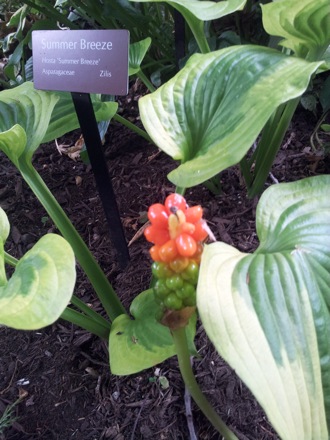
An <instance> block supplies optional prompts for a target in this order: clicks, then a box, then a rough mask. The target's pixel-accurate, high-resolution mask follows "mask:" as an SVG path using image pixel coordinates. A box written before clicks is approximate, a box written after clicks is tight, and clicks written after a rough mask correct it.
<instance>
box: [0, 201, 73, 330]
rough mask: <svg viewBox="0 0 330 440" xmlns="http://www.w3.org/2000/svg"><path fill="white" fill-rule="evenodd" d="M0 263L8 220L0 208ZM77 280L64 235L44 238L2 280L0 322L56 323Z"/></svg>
mask: <svg viewBox="0 0 330 440" xmlns="http://www.w3.org/2000/svg"><path fill="white" fill-rule="evenodd" d="M0 228H1V231H0V237H1V239H0V266H1V272H2V268H3V267H4V255H3V245H4V241H5V238H6V236H8V233H9V223H8V220H7V216H6V214H5V213H4V211H3V210H2V209H1V208H0ZM75 279H76V272H75V259H74V254H73V251H72V249H71V247H70V246H69V244H68V243H67V242H66V240H64V238H62V237H60V236H59V235H55V234H48V235H45V236H44V237H42V238H41V239H40V240H39V241H38V242H37V243H36V244H35V245H34V246H33V248H32V249H31V250H30V251H28V252H27V253H26V254H25V255H24V256H23V257H22V258H21V259H20V261H19V262H18V264H17V266H16V268H15V272H14V274H13V275H12V276H11V278H10V279H9V280H8V281H7V280H6V279H1V283H0V324H1V325H6V326H8V327H12V328H16V329H21V330H35V329H39V328H42V327H45V326H47V325H50V324H52V323H53V322H55V321H56V320H57V319H58V318H59V317H60V315H61V314H62V312H63V310H64V309H65V307H66V306H67V305H68V303H69V301H70V298H71V296H72V293H73V289H74V285H75Z"/></svg>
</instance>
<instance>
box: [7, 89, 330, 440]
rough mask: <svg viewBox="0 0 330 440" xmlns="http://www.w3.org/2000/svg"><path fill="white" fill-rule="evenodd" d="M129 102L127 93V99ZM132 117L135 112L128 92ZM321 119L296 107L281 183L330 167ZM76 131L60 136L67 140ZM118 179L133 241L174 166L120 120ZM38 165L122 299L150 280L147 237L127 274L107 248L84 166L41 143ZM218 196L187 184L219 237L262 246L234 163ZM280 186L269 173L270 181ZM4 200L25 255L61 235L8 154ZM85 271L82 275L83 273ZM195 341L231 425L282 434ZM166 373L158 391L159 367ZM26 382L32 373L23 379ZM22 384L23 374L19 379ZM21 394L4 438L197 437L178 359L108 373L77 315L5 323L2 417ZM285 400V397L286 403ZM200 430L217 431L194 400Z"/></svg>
mask: <svg viewBox="0 0 330 440" xmlns="http://www.w3.org/2000/svg"><path fill="white" fill-rule="evenodd" d="M130 98H131V99H132V101H131V102H129V99H130ZM130 98H129V99H128V100H126V102H125V103H123V104H124V107H125V115H126V116H128V115H130V117H132V118H133V119H134V118H135V117H136V115H137V110H136V103H135V102H134V96H133V95H132V96H131V97H130ZM315 123H316V119H314V117H313V116H312V115H311V114H310V113H304V112H302V111H300V112H298V115H297V116H296V117H295V120H294V123H293V124H292V126H291V128H290V130H289V133H288V136H287V137H286V144H285V145H284V147H283V148H282V150H281V152H280V153H279V155H278V156H277V159H276V162H275V164H274V167H273V169H272V173H273V176H274V177H275V178H276V179H278V180H279V181H291V180H298V179H300V178H303V177H307V176H310V175H314V174H321V173H329V162H328V159H327V158H324V157H323V156H322V155H321V156H320V155H317V154H314V153H311V150H310V148H309V147H310V144H309V135H310V133H311V131H312V129H313V128H314V126H315ZM78 137H79V132H75V133H74V134H72V135H71V138H68V137H66V138H64V139H61V140H60V142H62V143H68V139H69V141H71V142H72V143H74V141H75V140H76V139H77V138H78ZM104 150H105V154H106V158H107V160H108V165H109V168H110V170H111V174H112V176H113V185H114V189H115V192H116V197H117V201H118V205H119V209H120V213H121V217H122V222H123V225H124V227H125V234H126V238H127V240H128V241H130V240H131V239H132V238H133V236H134V235H135V234H136V232H137V231H138V230H139V228H140V227H141V226H142V223H141V218H143V214H144V213H145V211H146V210H147V208H148V205H150V204H151V203H154V202H162V201H163V200H164V198H165V196H166V195H167V194H168V193H170V192H172V191H173V189H174V188H173V186H172V184H171V183H170V182H169V181H168V180H167V179H166V175H167V174H168V172H169V171H170V170H171V169H173V167H174V166H175V164H174V163H173V161H172V160H171V159H170V158H168V157H167V156H166V155H164V154H163V153H159V152H158V150H157V149H156V148H155V147H154V146H152V145H148V144H147V143H146V142H145V141H144V140H143V139H142V138H139V137H138V136H137V135H135V134H132V133H130V132H128V131H127V129H125V128H124V127H122V126H119V125H117V124H112V125H111V128H110V130H109V133H108V135H107V137H106V143H105V146H104ZM34 164H35V166H36V168H37V169H38V170H39V171H40V173H41V175H42V176H43V178H44V179H45V181H46V183H47V185H48V186H49V187H50V188H51V190H52V191H53V193H54V194H55V196H56V198H57V200H58V201H59V202H60V204H61V205H62V207H63V208H64V210H65V211H66V212H67V214H68V215H69V217H70V218H71V220H72V222H73V223H74V225H75V226H76V228H77V229H78V230H79V232H80V233H81V235H82V236H83V237H84V239H85V241H86V242H87V243H88V245H89V247H90V249H91V251H92V252H93V253H94V255H95V256H96V258H97V260H98V261H99V263H100V265H101V266H102V268H103V269H104V271H105V273H106V274H107V276H108V277H109V279H110V280H111V282H112V283H113V285H114V287H115V289H116V291H117V292H118V294H119V296H120V298H121V299H122V301H123V302H124V304H125V305H126V306H129V304H130V302H131V301H132V299H133V298H134V297H135V296H136V295H137V294H138V293H139V292H141V291H142V290H144V289H145V288H147V286H148V283H149V281H150V271H149V265H150V260H149V258H148V248H149V245H148V244H147V243H146V242H145V240H144V239H143V238H139V239H137V240H135V241H134V242H133V243H132V244H131V245H130V255H131V263H130V264H129V266H128V267H127V268H126V269H125V270H124V271H121V270H119V268H118V267H117V264H116V262H115V261H116V257H115V255H114V254H113V252H112V251H111V243H110V240H109V236H108V231H107V224H106V222H105V220H104V215H103V211H102V209H101V207H100V202H99V199H98V194H97V191H96V189H95V183H94V177H93V173H92V171H91V169H90V167H89V166H88V165H85V164H83V163H82V162H80V161H77V162H74V161H72V160H71V159H69V158H68V157H67V156H65V155H62V156H61V155H60V154H59V153H58V151H57V150H56V148H55V145H54V144H49V145H43V146H42V147H41V148H40V149H39V150H38V151H37V153H36V154H35V158H34ZM221 182H222V193H221V194H220V195H217V196H214V195H212V194H211V193H210V192H209V191H208V190H207V189H206V188H205V187H203V186H199V187H197V188H194V189H192V190H188V192H187V194H186V198H187V201H188V203H190V204H195V203H201V204H202V205H203V206H204V207H205V215H206V218H207V219H208V221H209V225H210V227H211V229H212V230H213V232H214V233H215V235H216V237H217V239H218V240H222V241H224V242H226V243H229V244H232V245H235V246H236V247H238V248H239V249H240V250H242V251H245V252H252V251H253V250H254V249H255V248H256V247H257V244H258V242H257V237H256V235H255V229H254V215H255V206H256V203H257V200H248V199H247V198H246V190H245V188H244V184H243V181H242V179H241V177H240V173H239V170H238V168H232V169H230V170H227V171H225V172H223V173H222V174H221ZM269 184H274V181H273V179H272V178H270V179H269V181H268V183H267V185H269ZM0 202H1V207H2V208H3V209H5V211H6V212H7V215H8V217H9V219H10V223H11V225H12V229H11V235H10V237H9V239H8V242H7V245H6V250H7V251H8V252H9V253H11V254H13V255H15V256H16V257H20V256H21V255H22V254H24V253H25V252H26V251H27V250H28V249H29V248H30V247H31V246H32V244H33V243H35V242H36V241H37V239H38V237H40V236H41V235H43V234H45V233H47V232H53V231H55V232H56V229H55V227H54V226H53V225H52V222H51V220H50V219H49V218H48V217H47V215H46V213H45V212H44V210H43V208H42V207H41V206H40V205H39V203H38V201H37V200H36V199H35V198H34V196H33V194H32V193H31V192H30V190H29V188H28V187H27V186H26V184H25V183H24V182H22V180H21V178H20V176H19V175H18V173H17V172H16V170H15V169H14V168H13V167H12V166H11V165H10V163H9V162H8V160H7V159H6V158H5V157H4V156H3V155H2V154H1V156H0ZM78 273H79V272H78ZM76 294H77V295H78V296H80V297H81V298H82V299H83V300H84V301H86V302H88V303H89V304H91V305H92V306H93V307H94V309H95V310H97V311H98V310H100V307H99V304H98V301H97V299H96V298H95V295H94V293H93V291H92V290H91V288H90V286H89V284H88V282H87V281H86V279H84V277H83V275H82V274H81V273H79V277H78V283H77V287H76ZM196 345H197V348H198V350H199V353H200V356H201V359H200V360H194V369H195V372H196V376H197V380H198V382H199V383H200V385H201V387H202V389H203V391H204V393H205V394H206V396H207V397H208V398H209V399H210V400H211V402H212V403H213V404H214V405H215V407H216V410H217V411H218V413H219V414H220V415H221V416H222V417H223V418H224V419H225V421H226V423H227V424H228V425H230V426H231V428H232V429H234V430H236V431H237V433H238V437H239V439H240V440H246V439H250V440H255V439H257V440H275V439H277V438H278V437H277V436H276V434H275V433H274V431H273V430H272V428H271V427H270V425H269V423H268V421H267V419H266V417H265V415H264V413H263V411H262V410H261V408H260V407H259V406H258V404H257V403H256V401H255V400H254V398H253V397H252V395H251V394H250V392H249V391H248V390H247V389H246V388H245V386H244V385H243V384H242V382H241V381H240V380H239V379H238V378H237V376H236V375H235V373H234V372H233V371H232V370H231V369H230V368H229V367H228V366H227V365H226V364H225V363H224V362H223V361H222V360H221V359H220V358H219V356H218V355H217V354H216V352H215V351H214V349H213V347H212V346H211V344H210V343H209V342H208V340H207V338H206V336H205V334H204V331H203V328H202V326H201V325H200V324H199V326H198V331H197V338H196ZM157 374H158V376H159V375H161V376H165V377H166V378H167V379H168V382H169V387H168V388H167V389H162V387H161V385H160V382H159V379H158V376H157ZM23 379H24V381H23ZM20 381H21V382H20ZM19 396H22V398H21V401H20V403H18V405H16V407H15V409H14V415H15V416H16V417H17V420H16V422H15V423H14V424H13V426H12V427H11V428H8V429H6V430H5V434H4V436H3V437H1V435H0V439H6V440H35V439H43V440H55V439H57V440H69V439H75V440H87V439H91V440H99V439H110V440H111V439H112V440H126V439H127V440H130V439H149V438H153V439H164V440H165V439H173V440H179V439H184V440H186V439H189V438H190V437H189V432H188V428H187V420H186V417H185V404H184V386H183V383H182V380H181V377H180V374H179V370H178V365H177V362H176V359H175V358H172V359H169V360H167V361H166V362H164V363H163V364H161V365H158V366H157V369H156V367H155V368H153V369H149V370H147V371H144V372H143V373H139V374H136V375H133V376H129V377H116V376H112V375H111V374H110V371H109V367H108V353H107V347H106V343H105V342H102V341H100V340H98V339H97V338H96V337H93V336H91V335H90V334H88V333H87V332H85V331H82V330H80V329H78V328H76V327H74V326H72V325H71V324H69V323H67V322H65V321H62V320H60V321H59V322H57V323H56V324H54V325H52V326H50V327H48V328H46V329H43V330H40V331H33V332H24V331H15V330H11V329H7V328H1V329H0V415H1V413H2V412H3V411H4V409H5V408H6V406H7V405H9V404H12V403H13V402H15V401H16V400H17V399H18V398H19ZM280 404H281V403H280V402H279V405H280ZM192 411H193V418H194V425H195V430H196V434H197V437H198V439H200V440H203V439H205V440H206V439H219V438H220V436H219V435H218V434H217V433H216V432H215V431H214V430H213V428H212V427H211V426H210V425H209V423H208V422H207V420H206V419H205V418H204V416H203V415H202V414H201V412H200V411H199V410H198V408H197V407H196V406H195V404H194V403H192Z"/></svg>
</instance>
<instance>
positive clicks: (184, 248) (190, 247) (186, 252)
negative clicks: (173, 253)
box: [175, 233, 197, 257]
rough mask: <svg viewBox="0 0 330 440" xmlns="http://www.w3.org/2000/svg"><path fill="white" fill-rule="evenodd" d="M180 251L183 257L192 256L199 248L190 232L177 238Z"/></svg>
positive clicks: (176, 241)
mask: <svg viewBox="0 0 330 440" xmlns="http://www.w3.org/2000/svg"><path fill="white" fill-rule="evenodd" d="M175 243H176V246H177V248H178V252H179V254H180V255H181V256H182V257H192V256H193V255H194V254H195V253H196V250H197V243H196V240H195V239H194V238H192V237H191V236H190V235H189V234H185V233H183V234H180V235H179V236H178V237H177V238H176V240H175Z"/></svg>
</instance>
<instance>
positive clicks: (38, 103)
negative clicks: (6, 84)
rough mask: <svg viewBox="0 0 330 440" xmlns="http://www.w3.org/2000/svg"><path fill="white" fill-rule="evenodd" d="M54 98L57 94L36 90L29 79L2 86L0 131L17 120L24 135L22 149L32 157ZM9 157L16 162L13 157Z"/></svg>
mask: <svg viewBox="0 0 330 440" xmlns="http://www.w3.org/2000/svg"><path fill="white" fill-rule="evenodd" d="M57 100H58V97H57V95H56V94H54V93H51V92H43V91H39V90H35V89H34V87H33V84H32V83H31V82H25V83H23V84H22V85H20V86H18V87H16V88H14V89H9V90H3V91H2V92H0V133H2V132H5V131H7V130H10V129H11V128H12V127H13V126H14V125H16V124H19V125H20V126H21V127H22V128H23V129H24V131H25V133H26V136H27V140H26V146H25V151H24V153H25V154H26V156H27V157H28V158H30V159H31V158H32V155H33V153H34V151H35V150H36V149H37V148H38V147H39V145H40V144H41V142H42V139H43V137H44V136H45V133H46V131H47V127H48V124H49V120H50V116H51V113H52V111H53V108H54V106H55V104H56V102H57ZM13 148H16V147H15V146H13ZM6 154H7V153H6ZM13 154H15V153H13ZM11 160H12V161H13V162H14V163H15V161H14V158H12V157H11Z"/></svg>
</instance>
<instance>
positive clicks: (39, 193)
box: [19, 160, 126, 321]
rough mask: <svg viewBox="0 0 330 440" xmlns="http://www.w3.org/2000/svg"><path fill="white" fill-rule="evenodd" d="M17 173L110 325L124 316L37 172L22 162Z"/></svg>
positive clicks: (122, 308) (105, 282) (112, 290)
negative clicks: (72, 257) (65, 244)
mask: <svg viewBox="0 0 330 440" xmlns="http://www.w3.org/2000/svg"><path fill="white" fill-rule="evenodd" d="M19 169H20V172H21V174H22V176H23V178H24V180H25V181H26V182H27V184H28V185H29V187H30V188H31V190H32V191H33V192H34V194H35V195H36V197H37V198H38V199H39V201H40V202H41V204H42V205H43V207H44V208H45V210H46V211H47V213H48V214H49V216H50V217H51V218H52V220H53V221H54V223H55V225H56V226H57V228H58V229H59V231H60V232H61V234H62V235H63V237H64V238H65V239H66V240H67V241H68V242H69V244H70V245H71V247H72V249H73V251H74V253H75V256H76V258H77V260H78V261H79V263H80V265H81V267H82V268H83V270H84V272H85V273H86V275H87V276H88V278H89V280H90V282H91V284H92V286H93V287H94V289H95V292H96V293H97V295H98V297H99V299H100V301H101V303H102V305H103V307H104V309H105V311H106V313H107V315H108V316H109V318H110V320H111V321H113V320H114V319H115V318H116V317H117V316H119V315H122V314H125V313H126V311H125V309H124V306H123V305H122V303H121V302H120V300H119V298H118V296H117V295H116V292H115V291H114V289H113V287H112V286H111V284H110V283H109V281H108V279H107V277H106V276H105V274H104V272H103V271H102V269H101V268H100V266H99V265H98V263H97V261H96V260H95V258H94V257H93V255H92V253H91V252H90V250H89V249H88V247H87V245H86V244H85V242H84V241H83V240H82V238H81V237H80V235H79V234H78V232H77V230H76V229H75V228H74V226H73V225H72V223H71V221H70V220H69V218H68V217H67V215H66V214H65V212H64V211H63V209H62V208H61V206H60V205H59V203H58V202H57V200H56V199H55V198H54V196H53V194H52V193H51V192H50V190H49V189H48V187H47V185H46V184H45V182H44V181H43V180H42V178H41V177H40V175H39V174H38V172H37V171H36V170H35V169H34V168H33V166H32V165H31V163H28V162H25V161H23V160H21V161H20V163H19Z"/></svg>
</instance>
